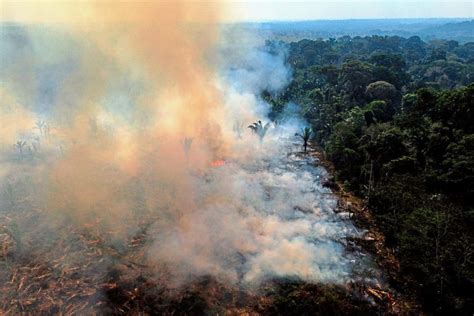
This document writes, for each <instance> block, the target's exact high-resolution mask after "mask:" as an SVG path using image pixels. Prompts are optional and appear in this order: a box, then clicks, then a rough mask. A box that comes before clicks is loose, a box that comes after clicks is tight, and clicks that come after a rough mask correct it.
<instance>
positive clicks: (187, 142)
mask: <svg viewBox="0 0 474 316" xmlns="http://www.w3.org/2000/svg"><path fill="white" fill-rule="evenodd" d="M192 144H193V139H192V138H191V137H185V138H184V139H183V140H182V141H181V145H182V146H183V150H184V154H185V155H186V161H188V160H189V151H190V150H191V145H192Z"/></svg>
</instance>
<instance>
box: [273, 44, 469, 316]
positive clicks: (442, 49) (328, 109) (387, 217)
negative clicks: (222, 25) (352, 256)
mask: <svg viewBox="0 0 474 316" xmlns="http://www.w3.org/2000/svg"><path fill="white" fill-rule="evenodd" d="M473 47H474V46H472V43H467V44H464V45H459V44H458V43H456V42H454V41H436V42H432V43H425V42H423V41H421V40H420V38H418V37H411V38H409V39H404V38H400V37H381V36H372V37H365V38H361V37H357V38H353V39H351V38H350V37H344V38H340V39H338V40H332V41H308V40H305V41H301V42H298V43H292V44H290V55H289V57H288V61H289V63H290V64H291V65H294V79H293V82H292V83H291V84H290V86H289V87H288V89H287V91H286V92H285V93H283V94H282V95H281V96H279V97H278V99H279V100H280V102H283V103H285V102H288V101H293V102H295V103H297V104H299V105H300V106H301V109H303V110H304V111H305V118H306V119H307V120H308V121H309V122H311V125H312V130H313V131H314V138H315V140H316V141H317V142H318V143H319V144H320V145H321V146H322V147H323V148H324V149H325V151H326V153H327V157H328V158H329V159H330V160H331V161H332V162H333V163H334V166H335V169H336V178H337V179H338V180H339V181H341V182H343V183H344V184H345V186H346V187H347V188H349V189H351V190H353V191H354V192H355V193H356V194H359V195H360V196H361V197H363V198H365V199H366V201H367V203H368V204H369V207H370V209H371V210H372V212H373V213H374V215H375V218H376V220H377V221H378V224H379V226H380V228H381V230H382V231H383V232H384V233H385V236H386V242H387V245H388V246H390V247H392V248H393V249H394V251H395V253H396V255H397V256H398V258H399V259H400V263H401V274H400V277H401V278H402V280H399V281H400V282H398V284H405V288H404V290H406V291H407V293H412V292H413V291H416V293H418V294H419V295H420V296H419V297H420V300H421V301H422V302H423V304H424V307H425V309H426V311H428V312H429V313H434V314H468V313H469V312H472V310H474V299H473V296H472V293H474V246H473V245H474V231H473V230H472V225H473V224H474V104H473V100H474V83H473V80H474V77H473V76H472V74H473V73H474V68H473V67H474V66H473V63H472V60H474V49H473ZM329 54H332V55H334V56H336V55H337V56H339V57H338V58H337V61H336V58H335V57H334V59H331V58H329V57H326V58H324V57H323V56H325V55H329ZM329 59H331V62H328V60H329ZM402 95H403V97H402Z"/></svg>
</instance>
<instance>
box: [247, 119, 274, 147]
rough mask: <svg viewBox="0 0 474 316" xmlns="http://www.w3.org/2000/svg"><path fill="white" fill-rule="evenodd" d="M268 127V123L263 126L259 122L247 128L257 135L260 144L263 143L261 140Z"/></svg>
mask: <svg viewBox="0 0 474 316" xmlns="http://www.w3.org/2000/svg"><path fill="white" fill-rule="evenodd" d="M269 127H270V123H267V124H265V125H263V124H262V121H260V120H258V121H257V122H254V123H252V124H250V125H249V126H248V128H250V129H251V130H252V131H253V132H254V133H255V134H257V135H258V137H259V138H260V142H262V141H263V138H264V137H265V134H266V133H267V130H268V128H269Z"/></svg>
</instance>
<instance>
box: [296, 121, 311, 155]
mask: <svg viewBox="0 0 474 316" xmlns="http://www.w3.org/2000/svg"><path fill="white" fill-rule="evenodd" d="M312 134H313V131H312V130H311V127H308V126H307V127H305V128H303V129H302V130H301V133H296V134H295V136H298V137H299V138H301V140H302V141H303V148H304V152H306V149H307V147H308V142H309V139H310V138H311V135H312Z"/></svg>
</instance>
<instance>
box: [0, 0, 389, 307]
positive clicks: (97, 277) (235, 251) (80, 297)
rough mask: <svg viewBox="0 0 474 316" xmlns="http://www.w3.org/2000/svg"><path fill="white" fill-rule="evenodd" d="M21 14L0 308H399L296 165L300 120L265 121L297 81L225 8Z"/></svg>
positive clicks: (315, 182)
mask: <svg viewBox="0 0 474 316" xmlns="http://www.w3.org/2000/svg"><path fill="white" fill-rule="evenodd" d="M22 9H24V8H22V6H15V5H11V7H9V10H8V12H9V14H11V18H12V19H13V22H14V23H13V24H12V25H9V26H4V32H2V54H3V55H4V56H3V57H5V59H6V60H9V61H10V62H9V63H8V64H6V65H5V67H4V69H2V73H1V76H2V80H4V81H5V82H6V83H7V84H6V85H5V86H3V87H2V88H1V90H0V93H1V95H2V98H1V99H0V100H1V101H0V102H2V103H1V107H0V120H1V124H0V129H1V132H2V134H1V135H2V136H1V138H0V152H1V159H0V181H1V183H0V184H1V188H2V193H1V194H2V199H1V200H0V243H1V245H2V249H1V254H0V255H1V257H0V264H1V265H2V269H1V270H0V280H1V282H0V283H1V285H0V301H1V305H0V308H1V312H2V313H5V314H18V313H27V314H43V313H44V314H91V313H107V314H108V313H110V314H203V313H211V314H222V313H227V314H269V315H270V314H275V313H277V314H280V313H281V314H286V313H291V312H297V313H304V312H308V313H323V314H326V313H336V314H352V313H377V312H381V311H385V312H387V311H392V310H394V308H393V306H392V299H391V297H392V294H390V293H389V292H388V290H387V289H386V286H385V285H384V278H383V275H382V272H381V271H379V270H378V269H377V267H376V266H375V265H374V262H373V260H372V257H371V255H370V254H369V253H368V252H366V251H365V250H364V249H363V248H362V247H360V245H358V244H357V242H353V241H354V240H363V239H364V238H365V237H366V232H365V231H360V230H359V229H357V228H356V227H355V226H354V225H353V223H352V221H351V220H350V219H349V218H348V217H346V216H344V214H339V213H335V212H334V209H335V208H336V206H337V197H336V196H334V195H333V194H332V193H331V191H330V190H329V189H328V188H325V187H323V184H322V180H323V178H324V177H325V176H326V171H325V170H324V169H323V168H321V167H320V166H317V165H316V164H315V163H316V161H315V159H314V157H313V156H312V155H304V154H301V153H298V152H300V151H301V150H300V148H301V143H300V142H299V143H295V140H296V139H295V133H296V132H297V131H298V130H299V129H300V128H301V126H303V124H304V123H302V122H301V121H298V120H297V119H296V120H295V118H293V119H292V120H288V121H286V122H282V123H279V124H278V125H275V124H271V123H265V124H264V123H262V121H261V120H259V118H260V117H264V116H263V115H265V114H267V112H268V105H267V104H266V103H265V102H264V101H263V100H262V99H261V97H260V95H261V93H262V91H263V90H265V91H273V92H276V91H278V90H279V89H281V88H283V87H284V86H285V84H287V83H288V80H289V78H290V71H289V69H288V68H287V66H286V65H285V63H284V62H283V61H282V60H281V58H280V57H281V56H279V55H275V54H270V53H268V52H265V51H262V50H259V49H255V48H254V47H252V48H244V49H240V50H233V49H232V47H231V46H232V43H228V42H226V41H225V40H223V39H220V37H219V36H220V33H219V29H217V26H216V25H217V22H219V13H220V11H221V10H222V8H220V7H218V6H209V7H207V6H206V8H205V10H203V7H202V6H197V5H196V3H195V2H187V1H174V2H167V1H166V2H156V3H151V2H150V3H141V4H138V5H134V6H133V7H132V5H131V4H123V3H120V4H117V5H116V6H115V5H114V6H113V7H110V6H106V5H104V4H100V3H99V4H97V5H92V3H89V2H86V3H85V4H84V5H83V6H81V7H80V9H81V10H79V11H80V13H81V14H77V15H76V14H75V13H76V11H77V8H76V7H73V6H71V5H68V4H61V5H59V6H58V7H57V8H55V11H52V12H53V13H54V12H56V13H58V14H52V15H51V16H42V15H41V14H39V15H38V16H36V17H35V20H34V21H33V22H39V23H41V25H42V26H41V27H38V26H37V25H30V24H28V23H26V22H25V21H24V19H28V18H31V16H30V15H29V14H28V12H29V10H31V8H29V10H27V11H28V12H23V13H24V15H22V12H21V10H22ZM16 10H17V11H16ZM56 10H59V11H56ZM40 13H41V12H40ZM59 17H61V19H59V20H55V19H57V18H59ZM63 17H68V18H67V19H64V20H63ZM69 18H70V19H69ZM231 35H232V34H230V35H229V36H231ZM233 36H235V35H233ZM221 41H222V43H221ZM218 44H219V45H218ZM228 51H232V52H233V53H232V54H230V55H229V54H227V52H228ZM255 51H257V52H256V53H255ZM212 58H216V60H218V63H217V65H214V64H211V63H210V61H209V60H210V59H212ZM262 61H264V62H262ZM239 64H241V65H242V66H241V67H240V68H239V67H237V68H236V67H235V66H234V65H239ZM268 69H274V71H275V74H276V75H275V76H274V77H273V78H272V80H271V81H269V83H268V84H266V85H265V86H258V88H255V87H256V86H255V85H254V84H253V82H260V84H262V82H265V81H266V80H261V78H258V79H259V80H257V79H256V77H261V76H267V77H268V71H269V70H268ZM250 87H251V88H250ZM236 120H237V122H239V123H236V124H235V125H234V126H231V127H229V126H228V124H226V122H235V121H236ZM241 122H247V124H248V122H255V123H252V124H251V125H250V126H249V128H250V129H251V130H252V131H253V132H254V133H250V132H249V131H248V130H247V131H245V130H244V129H243V126H244V124H243V123H241ZM296 135H297V136H299V137H300V138H301V139H302V140H303V147H304V151H305V152H306V151H307V146H308V141H309V139H310V137H311V130H310V129H308V128H304V129H303V132H302V134H300V133H298V134H296ZM264 138H265V141H263V140H264ZM256 139H258V140H259V141H256ZM389 298H390V299H389Z"/></svg>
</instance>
